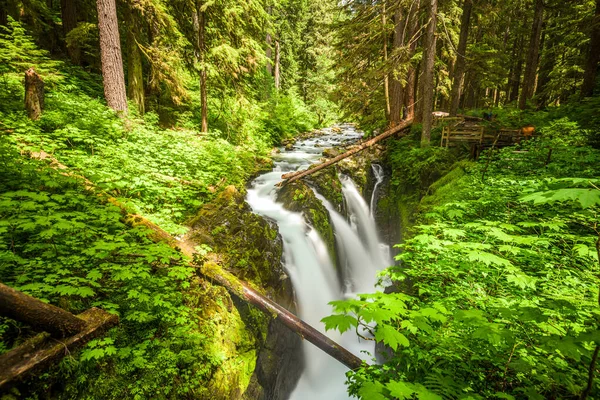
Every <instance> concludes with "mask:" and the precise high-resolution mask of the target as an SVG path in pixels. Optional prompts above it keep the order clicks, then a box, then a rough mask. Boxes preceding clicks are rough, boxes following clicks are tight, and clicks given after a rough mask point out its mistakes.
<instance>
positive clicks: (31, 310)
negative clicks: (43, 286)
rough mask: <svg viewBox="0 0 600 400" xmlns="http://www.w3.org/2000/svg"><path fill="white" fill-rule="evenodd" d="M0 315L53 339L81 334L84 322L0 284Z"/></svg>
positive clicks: (68, 313)
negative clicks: (26, 325) (47, 334)
mask: <svg viewBox="0 0 600 400" xmlns="http://www.w3.org/2000/svg"><path fill="white" fill-rule="evenodd" d="M0 315H3V316H6V317H9V318H12V319H15V320H17V321H21V322H24V323H26V324H28V325H31V326H32V327H33V328H34V329H36V330H38V331H43V332H48V333H50V334H51V335H52V336H55V337H65V336H69V335H74V334H76V333H78V332H81V331H82V330H83V328H84V327H85V321H83V320H81V319H79V318H77V317H76V316H74V315H73V314H71V313H70V312H67V311H65V310H63V309H62V308H58V307H55V306H53V305H50V304H46V303H44V302H43V301H41V300H38V299H36V298H35V297H31V296H29V295H27V294H25V293H23V292H19V291H18V290H15V289H13V288H11V287H9V286H6V285H4V284H2V283H0Z"/></svg>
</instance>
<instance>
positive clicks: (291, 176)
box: [277, 119, 412, 186]
mask: <svg viewBox="0 0 600 400" xmlns="http://www.w3.org/2000/svg"><path fill="white" fill-rule="evenodd" d="M411 125H412V119H408V120H406V121H402V123H400V124H399V125H396V126H395V127H393V128H392V129H389V130H387V131H385V132H383V133H382V134H380V135H377V136H375V137H374V138H373V139H370V140H367V141H366V142H364V143H362V144H360V145H357V146H356V147H354V148H352V149H350V150H348V151H347V152H345V153H343V154H340V155H339V156H337V157H334V158H332V159H331V160H329V161H326V162H324V163H322V164H318V165H316V166H315V167H313V168H311V169H307V170H304V171H298V172H291V173H288V174H285V175H282V176H281V178H282V179H283V181H282V182H280V183H278V184H277V186H283V185H287V184H288V183H291V182H294V181H297V180H298V179H301V178H304V177H306V176H308V175H311V174H314V173H315V172H317V171H320V170H322V169H323V168H327V167H329V166H330V165H332V164H335V163H337V162H338V161H341V160H343V159H344V158H348V157H350V156H352V155H354V154H356V153H358V152H361V151H363V150H364V149H367V148H369V147H371V146H373V145H374V144H376V143H379V142H380V141H382V140H383V139H387V138H389V137H390V136H392V135H394V134H396V133H398V132H401V131H403V130H405V129H407V128H409V127H410V126H411ZM404 134H406V133H404Z"/></svg>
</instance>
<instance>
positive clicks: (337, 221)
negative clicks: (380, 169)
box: [247, 125, 391, 400]
mask: <svg viewBox="0 0 600 400" xmlns="http://www.w3.org/2000/svg"><path fill="white" fill-rule="evenodd" d="M361 136H362V134H361V133H360V132H358V131H356V130H355V129H354V128H353V127H352V126H350V125H344V126H342V132H341V133H337V134H336V133H333V131H331V130H328V131H327V130H326V132H325V134H324V135H323V136H321V137H317V138H311V139H307V140H302V141H299V142H297V143H296V144H295V145H294V148H293V149H292V150H291V151H283V152H281V153H280V154H279V155H278V156H277V157H276V158H275V168H274V170H273V171H272V172H269V173H266V174H263V175H261V176H259V177H258V178H256V179H255V180H254V182H253V183H252V188H251V189H250V190H249V191H248V197H247V202H248V203H249V204H250V206H251V207H252V209H253V211H254V212H256V213H258V214H260V215H263V216H265V217H267V218H269V219H271V220H273V221H275V222H276V223H277V225H278V227H279V232H280V233H281V235H282V237H283V242H284V255H285V268H286V271H287V273H288V274H289V275H290V278H291V279H292V282H293V284H294V290H295V294H296V298H297V302H298V308H299V314H300V317H301V318H302V319H303V320H304V321H306V322H307V323H308V324H310V325H311V326H313V327H315V328H317V329H319V330H321V331H322V332H324V333H325V331H324V326H323V324H322V323H321V322H320V321H321V319H322V318H323V317H325V316H327V315H329V314H331V306H329V305H328V302H330V301H332V300H339V299H342V298H344V297H346V296H348V295H351V294H352V293H356V292H359V293H360V292H369V291H373V290H374V284H375V281H376V278H375V276H376V271H377V270H379V269H382V268H385V267H387V266H388V265H390V264H391V260H390V257H389V249H387V248H386V247H385V246H382V245H381V244H380V242H379V239H378V238H377V233H376V227H375V223H374V221H373V218H372V216H371V213H370V210H369V206H368V205H367V202H365V200H364V199H363V198H362V197H361V196H360V194H359V191H358V190H357V189H356V187H355V185H354V183H353V182H352V180H351V179H350V178H348V177H341V180H342V186H343V194H344V197H345V201H346V204H347V209H348V214H349V215H347V216H342V215H340V214H338V213H337V212H336V211H335V210H334V208H333V207H332V206H331V205H329V204H328V203H327V202H326V201H325V200H324V199H323V198H322V197H321V196H318V197H319V198H320V199H321V200H322V201H323V202H324V205H325V206H326V207H327V209H328V211H329V213H330V217H331V222H332V224H333V226H334V231H335V236H336V242H337V246H336V247H337V249H338V254H337V257H336V259H338V260H340V266H341V267H342V270H343V271H342V276H343V277H344V278H343V280H342V281H340V279H339V278H338V274H337V273H336V271H335V267H334V266H333V264H332V262H331V259H332V257H331V255H330V254H329V253H328V251H327V246H326V245H325V243H324V242H323V240H322V239H321V238H320V237H319V235H318V234H317V232H316V231H315V230H314V229H312V228H311V227H309V226H308V225H307V224H306V222H305V221H304V218H303V216H302V215H301V214H299V213H294V212H290V211H288V210H286V209H285V208H284V207H283V205H282V204H280V203H278V202H277V201H276V192H277V189H276V185H277V184H278V183H279V182H281V180H282V178H281V175H282V173H285V172H291V171H297V170H301V169H303V168H306V167H308V166H309V165H310V164H313V163H315V162H317V161H318V159H319V158H320V156H321V154H322V151H323V150H324V149H325V148H328V147H334V146H337V145H340V144H342V143H346V142H348V141H352V140H358V139H360V137H361ZM317 195H318V194H317ZM327 335H328V336H329V337H330V338H331V339H333V340H334V341H336V342H337V343H339V344H341V345H342V346H343V347H345V348H346V349H348V350H350V351H351V352H353V353H354V354H356V355H357V356H359V357H361V358H363V359H365V360H369V361H370V357H369V356H366V355H365V354H364V353H362V351H368V352H370V353H371V354H373V353H374V345H373V344H374V343H373V342H372V341H364V340H362V341H359V339H358V338H357V336H356V334H354V333H352V332H349V333H347V334H344V335H340V334H339V333H337V332H333V331H329V332H327ZM304 353H305V360H306V369H305V371H304V373H303V375H302V377H301V378H300V381H299V382H298V385H297V387H296V389H295V390H294V392H293V393H292V394H291V398H292V399H311V400H319V399H323V400H336V399H348V398H349V397H348V395H347V393H346V388H345V385H344V382H345V375H344V374H345V372H346V371H347V367H345V366H344V365H342V364H340V363H339V362H338V361H336V360H335V359H333V358H331V357H329V356H327V355H326V354H325V353H323V352H321V351H320V350H319V349H317V348H316V347H314V346H313V345H312V344H310V343H306V342H305V344H304Z"/></svg>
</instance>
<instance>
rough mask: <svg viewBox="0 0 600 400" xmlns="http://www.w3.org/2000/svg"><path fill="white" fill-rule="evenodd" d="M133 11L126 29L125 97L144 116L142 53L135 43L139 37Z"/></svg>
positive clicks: (130, 12) (130, 13)
mask: <svg viewBox="0 0 600 400" xmlns="http://www.w3.org/2000/svg"><path fill="white" fill-rule="evenodd" d="M134 12H135V11H133V10H130V11H129V14H128V27H127V47H128V50H129V51H128V52H127V81H128V85H127V97H128V98H129V99H130V100H133V102H134V103H135V105H136V107H137V109H138V112H139V113H140V114H144V112H145V111H146V107H145V104H144V100H145V96H144V69H143V65H142V52H141V50H140V47H139V45H138V43H137V41H136V38H138V37H139V36H140V32H139V29H138V27H137V26H138V25H137V22H138V21H137V18H136V17H135V14H134Z"/></svg>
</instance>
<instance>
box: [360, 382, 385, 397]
mask: <svg viewBox="0 0 600 400" xmlns="http://www.w3.org/2000/svg"><path fill="white" fill-rule="evenodd" d="M383 389H384V386H383V385H382V384H381V383H379V382H365V383H364V384H363V385H362V386H361V388H360V389H359V390H358V394H359V395H360V397H361V398H363V399H365V400H387V398H386V397H385V396H384V395H383Z"/></svg>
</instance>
